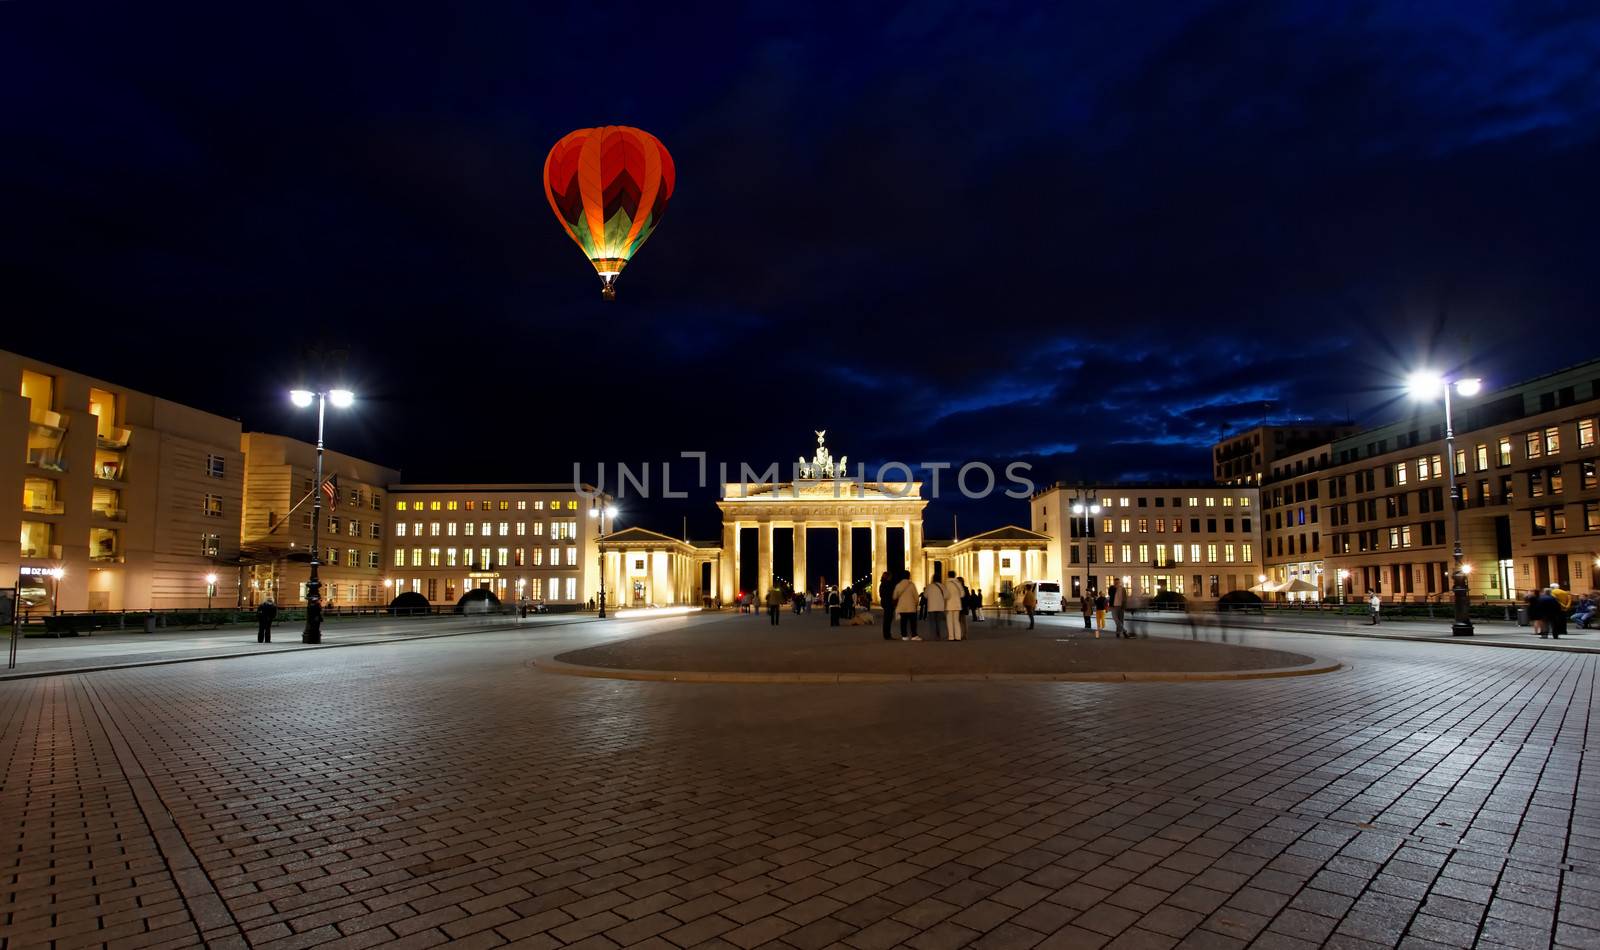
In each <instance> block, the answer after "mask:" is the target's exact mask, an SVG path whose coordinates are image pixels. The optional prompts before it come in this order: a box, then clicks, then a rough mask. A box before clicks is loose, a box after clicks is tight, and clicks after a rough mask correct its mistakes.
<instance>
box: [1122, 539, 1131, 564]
mask: <svg viewBox="0 0 1600 950" xmlns="http://www.w3.org/2000/svg"><path fill="white" fill-rule="evenodd" d="M1122 563H1124V564H1132V563H1133V545H1131V544H1124V545H1123V546H1122Z"/></svg>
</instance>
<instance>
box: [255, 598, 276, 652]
mask: <svg viewBox="0 0 1600 950" xmlns="http://www.w3.org/2000/svg"><path fill="white" fill-rule="evenodd" d="M276 616H278V605H277V604H275V603H273V602H272V598H271V597H270V596H269V597H268V598H267V599H266V600H263V601H262V602H261V606H260V607H257V608H256V642H257V643H271V642H272V619H273V618H274V617H276Z"/></svg>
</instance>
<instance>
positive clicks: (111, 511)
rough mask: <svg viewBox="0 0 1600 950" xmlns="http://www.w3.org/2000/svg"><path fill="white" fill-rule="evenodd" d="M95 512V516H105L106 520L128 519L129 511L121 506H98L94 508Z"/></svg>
mask: <svg viewBox="0 0 1600 950" xmlns="http://www.w3.org/2000/svg"><path fill="white" fill-rule="evenodd" d="M94 514H95V517H97V518H103V519H105V520H106V521H127V520H128V513H127V512H126V511H124V510H123V509H121V508H96V509H94Z"/></svg>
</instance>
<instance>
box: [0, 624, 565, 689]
mask: <svg viewBox="0 0 1600 950" xmlns="http://www.w3.org/2000/svg"><path fill="white" fill-rule="evenodd" d="M591 617H592V615H590V614H575V613H574V614H542V615H539V616H536V617H527V618H525V619H522V620H518V619H517V618H515V617H510V616H493V617H489V616H471V617H448V616H445V617H408V618H395V619H365V618H363V619H359V620H355V619H352V620H339V621H335V622H330V623H326V624H324V625H323V628H322V637H323V642H322V643H321V644H320V646H317V647H310V646H308V645H306V644H304V643H301V642H300V632H301V630H302V629H303V627H304V625H303V624H302V623H299V622H295V623H283V624H278V625H276V626H275V627H274V628H273V633H272V642H271V643H257V642H256V628H255V627H254V625H251V626H243V625H233V626H227V627H218V628H199V629H195V628H191V629H185V630H163V631H161V632H159V633H124V632H110V631H102V632H99V633H95V634H94V635H92V636H80V637H59V638H58V637H37V636H30V637H23V638H21V639H20V640H19V641H18V643H17V666H16V668H15V669H6V668H4V667H3V666H0V680H4V679H12V678H16V677H27V676H37V675H39V674H40V673H55V672H71V671H75V670H84V669H102V668H104V667H108V666H132V665H137V664H140V663H174V662H180V661H185V660H193V659H203V658H206V657H223V656H239V655H249V654H259V653H283V652H287V651H292V650H304V649H328V648H332V647H343V646H348V645H350V644H352V643H363V644H365V643H374V642H379V641H383V640H400V639H407V638H412V637H437V636H448V635H454V634H457V633H471V632H476V631H478V630H481V629H484V628H487V627H496V626H516V625H518V624H524V625H527V624H543V623H558V624H559V623H579V622H585V621H587V620H589V619H591ZM0 640H3V637H0ZM0 646H5V644H4V643H3V642H0Z"/></svg>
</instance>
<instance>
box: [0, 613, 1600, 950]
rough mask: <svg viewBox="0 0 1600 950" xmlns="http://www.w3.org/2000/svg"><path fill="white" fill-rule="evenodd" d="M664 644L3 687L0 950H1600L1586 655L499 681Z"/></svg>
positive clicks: (155, 671) (1598, 836) (494, 648)
mask: <svg viewBox="0 0 1600 950" xmlns="http://www.w3.org/2000/svg"><path fill="white" fill-rule="evenodd" d="M701 622H702V621H700V620H699V619H693V620H683V619H672V620H658V621H651V622H649V623H640V624H629V623H627V622H610V623H608V624H606V625H601V624H597V623H580V624H573V625H566V626H559V627H557V626H551V627H543V628H531V627H530V628H524V629H520V630H514V631H496V632H487V633H482V634H474V635H468V636H459V637H448V638H442V639H429V640H415V641H411V642H397V643H385V644H377V645H370V646H360V647H354V648H350V649H332V650H318V651H308V652H292V653H279V654H276V655H272V656H257V657H251V658H248V659H225V660H209V661H204V662H192V663H179V664H174V665H165V666H154V667H148V668H141V669H126V670H112V671H105V672H98V673H91V674H82V675H71V676H52V677H43V678H37V679H30V680H21V681H14V682H7V683H0V709H3V714H4V720H3V721H4V732H3V735H0V749H3V752H4V756H5V759H4V762H5V784H4V789H3V793H0V817H3V819H4V822H3V825H0V827H3V829H4V833H5V835H6V836H7V838H6V843H7V846H8V853H7V861H8V862H9V863H10V865H11V866H10V868H9V869H8V871H7V872H6V873H7V882H8V884H7V887H6V889H5V894H4V900H5V906H4V909H3V910H4V917H3V918H0V936H3V938H4V940H5V945H6V946H7V947H43V946H58V947H76V946H91V945H99V944H109V945H113V946H125V947H135V946H194V945H199V944H201V943H206V944H209V945H211V946H245V945H253V946H262V947H302V946H323V945H325V946H396V947H421V946H432V945H442V944H446V943H449V944H451V945H453V946H464V947H473V946H497V945H502V944H517V945H522V946H535V947H555V946H562V945H572V946H582V947H596V948H602V947H613V946H646V947H661V948H671V947H691V946H700V945H706V946H716V947H727V946H735V947H742V948H748V947H756V946H763V945H770V946H774V947H789V948H796V950H810V948H817V947H826V946H833V945H839V946H847V947H852V948H855V950H874V948H880V947H890V946H899V945H904V946H911V947H916V948H919V950H934V948H942V947H956V946H963V945H975V946H982V947H1018V948H1020V947H1030V946H1038V947H1072V948H1079V947H1082V948H1096V947H1101V946H1107V947H1152V948H1159V947H1171V946H1186V947H1239V946H1246V945H1253V946H1260V947H1310V946H1317V945H1325V946H1334V947H1351V948H1356V947H1379V946H1392V945H1396V944H1400V945H1404V946H1411V947H1418V948H1427V947H1435V946H1447V947H1466V946H1483V947H1495V946H1504V947H1516V948H1530V947H1544V946H1550V945H1558V946H1563V947H1572V948H1579V947H1587V948H1592V947H1596V946H1600V868H1597V860H1600V780H1597V778H1596V772H1595V770H1596V755H1597V753H1596V751H1595V743H1594V740H1593V739H1592V738H1590V733H1589V729H1590V723H1591V719H1592V718H1593V712H1594V709H1595V702H1596V699H1595V685H1596V671H1597V667H1600V656H1596V655H1594V654H1584V653H1565V652H1552V651H1548V650H1545V651H1540V650H1518V649H1497V648H1488V647H1463V646H1460V645H1456V644H1452V645H1449V646H1446V645H1442V644H1432V643H1410V642H1400V641H1382V640H1364V639H1358V638H1347V637H1330V636H1321V637H1318V636H1309V635H1302V634H1280V633H1271V632H1252V633H1247V634H1242V635H1241V634H1238V633H1237V632H1236V633H1235V634H1234V635H1233V637H1232V638H1233V640H1234V641H1235V642H1238V641H1239V640H1240V639H1241V637H1242V638H1243V639H1244V641H1245V642H1246V643H1247V644H1248V645H1255V646H1263V647H1268V648H1272V649H1279V650H1288V651H1297V652H1301V653H1305V654H1310V655H1315V656H1317V657H1321V658H1329V659H1335V660H1339V661H1342V662H1344V663H1345V664H1347V668H1346V669H1344V670H1342V671H1340V672H1337V673H1332V674H1327V675H1320V676H1308V677H1298V678H1293V679H1281V680H1251V681H1243V682H1221V683H1140V684H1100V683H899V684H882V685H879V684H874V685H829V686H806V685H750V684H683V683H659V682H625V681H618V680H607V679H585V678H578V677H568V676H557V675H550V674H547V673H543V672H539V671H538V670H536V669H534V668H533V666H532V664H531V661H532V660H533V659H534V658H535V657H537V656H546V655H550V654H552V653H556V652H561V651H568V650H574V649H580V648H583V647H586V646H592V645H595V644H598V643H602V642H606V641H607V640H610V639H613V638H617V637H620V636H625V635H627V634H629V633H633V632H639V631H641V630H651V629H676V628H681V627H683V626H684V625H686V624H691V623H701ZM711 623H712V624H720V625H723V626H725V627H726V626H728V621H727V619H726V618H724V619H723V620H720V621H711ZM1158 633H1159V631H1158ZM864 635H876V634H875V633H873V632H872V631H870V630H869V631H867V633H866V634H864ZM907 646H915V645H907ZM924 646H932V645H924ZM959 646H960V645H955V644H950V645H940V647H942V648H959Z"/></svg>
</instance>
